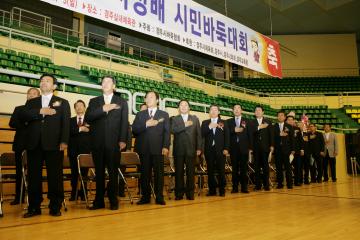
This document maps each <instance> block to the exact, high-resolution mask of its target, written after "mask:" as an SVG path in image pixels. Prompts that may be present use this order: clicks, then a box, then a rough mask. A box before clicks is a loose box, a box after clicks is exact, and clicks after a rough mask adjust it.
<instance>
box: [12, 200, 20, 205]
mask: <svg viewBox="0 0 360 240" xmlns="http://www.w3.org/2000/svg"><path fill="white" fill-rule="evenodd" d="M19 203H20V200H17V199H14V201H12V202H10V205H18V204H19Z"/></svg>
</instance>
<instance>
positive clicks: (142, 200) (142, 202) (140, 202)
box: [136, 198, 150, 205]
mask: <svg viewBox="0 0 360 240" xmlns="http://www.w3.org/2000/svg"><path fill="white" fill-rule="evenodd" d="M148 203H150V199H145V198H141V199H140V200H139V201H138V202H137V203H136V204H137V205H144V204H148Z"/></svg>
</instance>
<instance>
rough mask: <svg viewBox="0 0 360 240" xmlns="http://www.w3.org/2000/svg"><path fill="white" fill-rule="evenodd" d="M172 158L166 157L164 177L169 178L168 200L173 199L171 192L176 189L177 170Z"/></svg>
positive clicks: (167, 187) (167, 185)
mask: <svg viewBox="0 0 360 240" xmlns="http://www.w3.org/2000/svg"><path fill="white" fill-rule="evenodd" d="M170 160H171V159H170V157H164V177H168V180H169V181H168V184H166V185H165V187H166V189H165V190H166V193H167V195H168V198H169V199H171V192H172V190H173V189H174V188H175V178H174V177H175V169H174V167H173V165H172V164H171V161H170Z"/></svg>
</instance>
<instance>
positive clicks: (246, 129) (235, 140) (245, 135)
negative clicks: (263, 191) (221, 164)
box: [227, 104, 252, 193]
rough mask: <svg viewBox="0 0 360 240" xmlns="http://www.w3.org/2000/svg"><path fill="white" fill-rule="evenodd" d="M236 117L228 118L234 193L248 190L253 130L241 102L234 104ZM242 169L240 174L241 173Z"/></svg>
mask: <svg viewBox="0 0 360 240" xmlns="http://www.w3.org/2000/svg"><path fill="white" fill-rule="evenodd" d="M233 113H234V117H233V118H230V119H228V120H227V125H228V127H229V132H230V157H231V165H232V184H233V187H232V191H231V192H232V193H238V192H239V189H238V186H239V182H240V184H241V192H242V193H249V191H248V181H249V180H248V161H249V153H250V152H251V151H252V131H251V126H250V122H249V120H247V119H245V118H244V117H243V116H242V108H241V106H240V104H235V105H234V106H233ZM239 171H240V174H239Z"/></svg>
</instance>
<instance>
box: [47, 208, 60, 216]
mask: <svg viewBox="0 0 360 240" xmlns="http://www.w3.org/2000/svg"><path fill="white" fill-rule="evenodd" d="M49 214H50V215H51V216H53V217H60V216H61V212H60V209H50V211H49Z"/></svg>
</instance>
